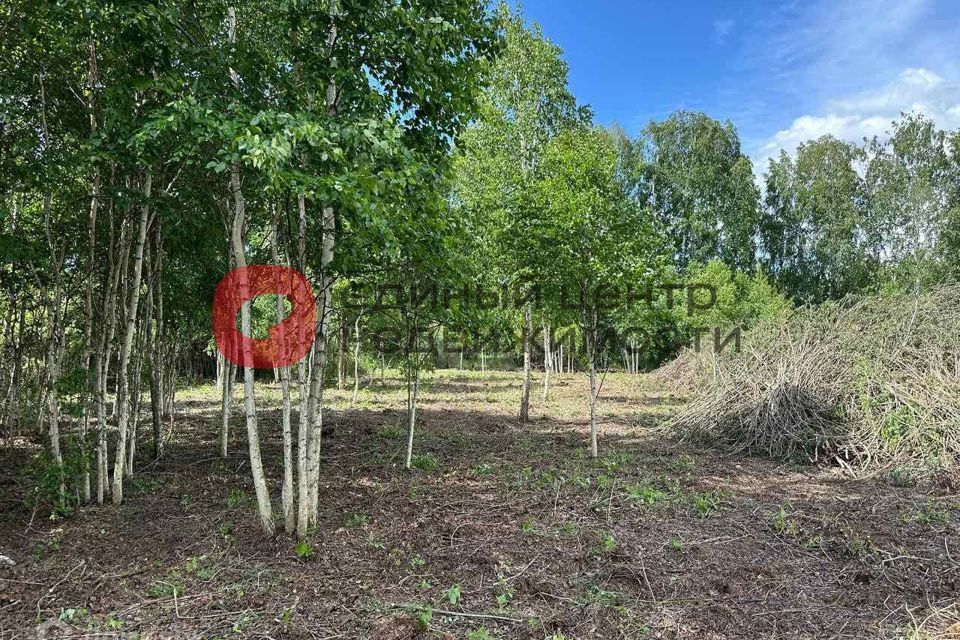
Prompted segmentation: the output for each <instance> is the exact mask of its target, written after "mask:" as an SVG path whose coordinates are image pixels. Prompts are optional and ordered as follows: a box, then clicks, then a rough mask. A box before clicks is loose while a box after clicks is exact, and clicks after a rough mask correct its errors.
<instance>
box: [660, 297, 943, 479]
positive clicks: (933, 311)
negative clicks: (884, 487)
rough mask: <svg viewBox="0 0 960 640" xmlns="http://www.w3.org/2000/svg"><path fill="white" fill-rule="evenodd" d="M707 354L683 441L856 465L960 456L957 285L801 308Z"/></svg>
mask: <svg viewBox="0 0 960 640" xmlns="http://www.w3.org/2000/svg"><path fill="white" fill-rule="evenodd" d="M704 360H706V361H707V362H706V366H701V369H700V371H701V373H702V375H703V378H702V379H703V381H704V382H703V383H702V385H701V386H700V387H699V388H698V389H697V390H696V392H695V395H694V398H693V399H692V401H691V403H690V404H689V405H688V406H687V407H685V408H684V410H682V411H681V412H680V414H678V416H677V417H676V418H675V419H674V420H673V421H672V422H671V423H670V424H669V427H668V428H669V429H670V430H671V432H673V433H674V434H675V435H677V436H678V437H680V438H681V439H697V440H703V441H707V442H712V443H717V444H720V445H721V446H724V447H726V448H729V449H732V450H734V451H743V452H756V453H762V454H765V455H769V456H772V457H777V458H786V459H794V460H800V459H807V460H812V461H823V460H830V461H835V462H838V463H839V464H842V465H844V466H849V467H857V468H859V469H868V468H890V467H894V466H897V465H900V466H902V467H903V468H908V469H912V470H916V471H918V472H924V471H930V470H936V469H940V468H944V467H947V466H952V465H953V464H955V463H956V461H957V458H958V457H960V286H956V285H951V286H945V287H941V288H938V289H935V290H933V291H931V292H929V293H926V294H923V295H921V296H919V297H917V296H904V295H884V296H875V297H870V298H864V299H861V300H855V299H847V300H844V301H841V302H840V303H831V304H825V305H823V306H821V307H819V308H816V309H802V310H799V311H797V312H795V313H793V314H790V315H788V316H786V317H785V318H784V319H783V320H781V321H777V320H767V321H762V322H761V323H760V324H759V325H758V326H757V327H756V328H755V329H753V330H752V331H749V332H747V333H746V334H745V335H744V343H743V350H742V352H741V353H740V354H733V353H729V352H728V353H726V354H724V355H721V356H719V357H715V358H712V359H711V358H704Z"/></svg>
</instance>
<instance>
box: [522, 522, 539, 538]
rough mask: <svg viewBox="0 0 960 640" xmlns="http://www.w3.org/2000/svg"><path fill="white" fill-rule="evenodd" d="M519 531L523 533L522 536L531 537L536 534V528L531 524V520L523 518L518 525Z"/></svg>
mask: <svg viewBox="0 0 960 640" xmlns="http://www.w3.org/2000/svg"><path fill="white" fill-rule="evenodd" d="M520 530H521V531H523V535H525V536H532V535H533V534H535V533H536V532H537V527H536V525H535V524H534V522H533V518H524V519H523V522H521V523H520Z"/></svg>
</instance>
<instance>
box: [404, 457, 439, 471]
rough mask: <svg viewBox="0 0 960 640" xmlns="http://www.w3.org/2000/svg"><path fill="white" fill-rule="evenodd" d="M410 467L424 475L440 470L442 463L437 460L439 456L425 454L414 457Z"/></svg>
mask: <svg viewBox="0 0 960 640" xmlns="http://www.w3.org/2000/svg"><path fill="white" fill-rule="evenodd" d="M410 466H411V467H413V468H414V469H419V470H420V471H423V472H424V473H433V472H434V471H436V470H437V469H439V468H440V462H439V461H438V460H437V456H435V455H434V454H432V453H424V454H420V455H416V456H413V459H412V460H411V462H410Z"/></svg>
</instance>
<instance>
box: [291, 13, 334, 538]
mask: <svg viewBox="0 0 960 640" xmlns="http://www.w3.org/2000/svg"><path fill="white" fill-rule="evenodd" d="M339 11H340V6H339V2H338V1H337V0H330V3H329V6H328V8H327V12H328V15H329V17H330V19H331V25H330V30H329V32H328V33H327V48H328V50H329V54H330V66H331V67H333V68H335V67H336V66H337V59H336V56H335V55H334V51H333V49H334V45H335V44H336V41H337V24H336V20H337V17H338V14H339ZM326 105H327V115H328V116H329V117H335V116H336V115H337V85H336V82H335V81H334V80H333V79H332V78H331V80H330V81H329V82H328V83H327V95H326ZM321 221H322V231H323V236H322V241H321V248H320V296H319V297H320V305H319V309H318V317H317V326H316V332H315V334H314V335H315V339H314V347H315V354H314V359H313V370H312V373H311V381H310V398H309V403H308V415H309V418H310V424H311V429H310V434H309V437H308V441H307V470H308V475H309V477H308V482H307V485H308V486H307V491H308V493H309V498H308V500H307V503H306V504H307V514H306V518H305V520H306V526H305V527H303V528H301V524H300V523H301V518H300V517H299V515H298V519H297V533H298V534H299V535H305V534H306V530H307V529H308V528H309V527H310V526H313V525H315V524H316V522H317V511H318V492H319V485H320V446H321V444H322V443H321V437H322V430H323V387H324V375H325V371H326V366H327V348H328V345H327V339H328V337H329V333H330V314H331V309H332V301H333V282H334V279H333V276H332V274H331V273H330V270H331V263H332V262H333V252H334V248H335V246H336V232H337V224H336V222H337V218H336V213H335V212H334V209H333V206H331V205H329V204H328V205H325V206H324V207H323V215H322V218H321Z"/></svg>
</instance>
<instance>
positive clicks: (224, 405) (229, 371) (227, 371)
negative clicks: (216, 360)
mask: <svg viewBox="0 0 960 640" xmlns="http://www.w3.org/2000/svg"><path fill="white" fill-rule="evenodd" d="M236 375H237V371H236V365H234V364H233V363H232V362H230V361H229V360H225V361H224V363H223V388H222V389H221V393H220V433H219V434H218V438H217V439H218V441H219V445H220V457H221V458H226V457H227V455H228V454H229V444H230V413H231V410H232V409H233V379H234V378H235V377H236Z"/></svg>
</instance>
